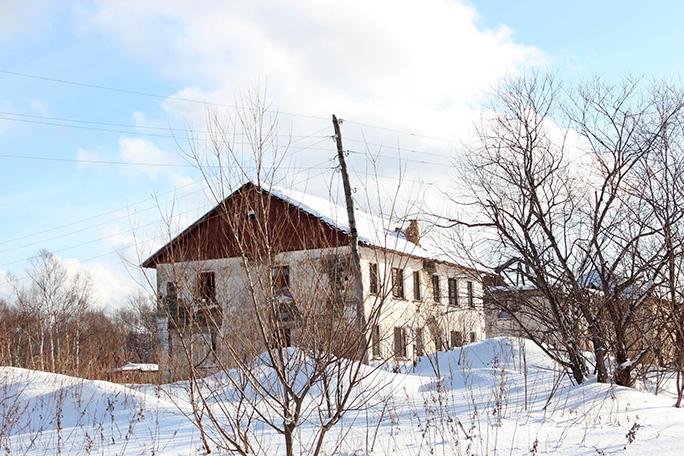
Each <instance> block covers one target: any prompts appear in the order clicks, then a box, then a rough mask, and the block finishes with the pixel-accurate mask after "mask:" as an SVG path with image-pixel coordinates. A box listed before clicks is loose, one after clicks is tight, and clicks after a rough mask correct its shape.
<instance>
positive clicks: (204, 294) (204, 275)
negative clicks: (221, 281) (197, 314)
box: [197, 272, 216, 304]
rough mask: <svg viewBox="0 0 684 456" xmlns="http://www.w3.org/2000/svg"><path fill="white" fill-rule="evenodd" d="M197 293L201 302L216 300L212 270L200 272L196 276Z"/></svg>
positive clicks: (210, 302)
mask: <svg viewBox="0 0 684 456" xmlns="http://www.w3.org/2000/svg"><path fill="white" fill-rule="evenodd" d="M197 279H198V290H197V292H198V293H197V294H198V297H199V301H200V303H201V304H213V303H215V302H216V281H215V276H214V273H213V272H200V273H199V276H198V278H197Z"/></svg>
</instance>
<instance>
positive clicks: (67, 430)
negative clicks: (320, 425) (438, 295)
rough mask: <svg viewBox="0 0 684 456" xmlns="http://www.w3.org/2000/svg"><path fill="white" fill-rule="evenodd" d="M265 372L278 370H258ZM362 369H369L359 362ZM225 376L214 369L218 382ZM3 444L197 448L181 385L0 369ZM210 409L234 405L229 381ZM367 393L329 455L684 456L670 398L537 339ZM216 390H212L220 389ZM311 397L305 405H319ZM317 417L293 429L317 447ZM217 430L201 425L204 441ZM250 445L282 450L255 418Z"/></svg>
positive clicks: (476, 347)
mask: <svg viewBox="0 0 684 456" xmlns="http://www.w3.org/2000/svg"><path fill="white" fill-rule="evenodd" d="M257 368H261V369H263V376H264V378H269V376H271V375H272V374H273V373H272V372H269V371H268V369H267V368H264V367H263V366H257ZM364 368H365V367H364ZM229 375H233V374H232V373H230V372H229V373H225V374H222V375H217V376H214V377H213V378H212V379H211V381H212V382H214V383H213V384H215V385H217V387H218V386H219V385H225V384H226V382H225V380H226V378H227V376H229ZM0 381H1V384H0V423H2V425H1V426H0V448H1V449H2V450H3V451H4V452H6V453H7V454H41V455H42V454H60V453H61V454H106V455H109V454H112V455H113V454H157V455H167V454H168V455H178V454H182V455H186V454H201V451H202V450H201V448H202V445H201V441H200V433H199V431H198V428H197V426H195V424H193V421H192V417H193V414H192V408H191V407H190V403H189V397H190V396H189V388H188V385H187V384H185V383H182V382H181V383H175V384H172V385H166V386H162V387H154V386H150V385H138V386H135V387H130V386H124V385H118V384H113V383H108V382H102V381H92V380H81V379H76V378H71V377H66V376H62V375H56V374H48V373H44V372H36V371H29V370H24V369H16V368H9V367H3V368H0ZM218 390H219V391H220V392H222V394H213V396H211V398H212V399H211V404H212V405H211V407H221V408H223V409H227V410H230V406H231V404H230V402H231V400H233V399H234V397H232V396H231V392H230V389H229V388H224V389H221V388H218ZM361 390H362V391H361V392H359V394H363V391H366V392H368V391H373V392H374V393H373V395H372V397H371V396H369V400H368V401H365V402H363V404H364V406H363V407H359V408H358V409H355V410H349V411H348V412H347V413H346V415H345V416H344V419H343V420H342V421H341V422H340V423H338V424H337V425H336V427H335V428H334V429H333V430H332V431H331V432H330V433H329V434H328V436H327V438H326V441H325V444H324V454H345V455H352V454H354V455H382V454H399V455H418V454H426V455H427V454H464V455H465V454H477V455H487V454H490V455H494V454H550V453H553V454H556V455H582V454H584V455H595V454H635V455H636V454H639V455H641V454H652V453H654V452H655V451H657V452H658V453H659V454H660V455H669V454H672V455H674V454H680V453H681V444H680V436H681V434H682V432H684V410H680V409H676V408H674V407H673V403H674V400H673V399H672V397H671V396H669V395H667V394H661V395H659V396H654V395H653V394H650V393H645V392H640V391H636V390H633V389H628V388H622V387H616V386H612V385H606V384H598V383H596V382H592V381H590V382H588V383H586V384H584V385H580V386H576V385H572V384H571V382H570V380H569V379H568V378H567V376H565V375H563V374H562V373H561V372H560V371H559V370H558V369H557V368H556V366H554V364H553V363H552V362H551V361H550V360H549V359H548V358H547V357H546V356H545V355H544V354H543V353H542V352H541V351H540V350H539V349H538V348H537V347H536V346H534V345H533V344H531V343H529V342H527V343H526V342H525V341H521V340H517V339H493V340H487V341H482V342H478V343H473V344H471V345H469V346H467V347H464V348H463V349H456V350H453V351H450V352H443V353H438V354H437V355H431V356H430V357H429V358H428V357H423V358H422V359H421V360H420V362H419V363H417V364H416V366H413V367H409V368H408V372H403V373H393V372H390V371H389V370H388V369H384V370H377V371H375V372H374V373H373V375H371V376H370V377H369V378H368V379H366V380H365V383H363V384H362V385H361ZM216 392H217V391H216V390H215V391H213V393H216ZM321 394H322V392H321V391H320V390H316V391H315V392H314V393H312V397H311V401H310V403H311V404H319V403H321V402H322V401H321V400H319V399H320V398H319V397H316V396H317V395H321ZM313 426H315V420H309V421H307V422H306V423H304V424H303V425H302V426H301V427H300V429H299V430H298V432H297V434H296V436H297V445H298V447H299V448H298V450H297V453H299V452H301V453H304V454H306V453H307V451H309V450H310V449H311V447H312V445H311V436H312V434H313V431H314V429H313ZM215 432H217V430H216V429H214V428H212V427H211V426H207V433H208V436H209V446H210V447H212V446H213V449H214V450H215V452H217V453H219V454H221V451H218V450H219V449H218V448H217V446H216V445H215V443H214V442H212V441H211V437H212V435H215V434H213V433H215ZM252 435H253V436H255V438H256V441H257V442H258V446H255V451H263V452H265V453H267V454H284V449H283V443H282V436H280V435H279V434H277V433H275V432H274V431H272V430H271V429H270V428H268V427H267V426H264V425H263V423H262V424H259V423H256V424H254V429H253V430H252Z"/></svg>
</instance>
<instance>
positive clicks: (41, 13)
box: [0, 0, 684, 307]
mask: <svg viewBox="0 0 684 456" xmlns="http://www.w3.org/2000/svg"><path fill="white" fill-rule="evenodd" d="M683 13H684V4H681V2H676V1H659V2H653V3H651V2H636V1H619V2H618V1H605V2H590V1H581V0H580V1H575V2H541V1H536V2H533V1H529V0H527V1H516V2H510V1H449V0H423V1H421V2H410V1H396V0H393V1H389V0H387V1H385V0H374V1H356V0H351V1H346V2H331V1H321V0H288V1H278V0H265V1H261V0H258V1H249V2H247V1H242V2H241V1H234V2H226V1H219V0H216V1H211V0H206V1H202V2H187V1H181V0H176V1H174V0H146V1H143V2H141V1H128V0H116V1H75V0H74V1H70V2H64V1H51V0H32V1H23V2H12V1H8V0H0V297H2V296H5V297H9V296H10V294H11V287H10V286H8V285H7V278H8V277H10V278H12V279H13V280H14V281H15V283H19V284H21V283H26V282H25V278H26V277H27V273H26V271H27V268H30V267H31V261H32V258H35V257H36V255H37V254H38V252H39V251H40V250H41V249H47V250H49V251H51V252H53V253H54V254H56V255H58V256H59V257H60V259H61V260H62V261H63V263H64V264H65V265H66V266H67V267H68V268H69V270H70V271H71V272H73V273H77V272H80V273H87V274H89V275H90V276H91V277H92V279H93V283H94V285H95V289H96V290H97V300H98V301H97V302H98V304H99V305H101V306H104V307H115V306H120V305H123V303H125V302H126V300H127V298H128V297H129V296H130V295H131V294H134V293H136V291H137V290H139V289H141V288H145V289H147V290H150V289H151V288H150V284H149V283H148V281H147V280H148V278H149V279H151V280H152V284H153V274H152V275H149V274H148V275H147V276H143V275H141V270H140V267H139V266H138V265H139V264H140V263H141V261H142V260H144V259H145V258H146V257H147V256H148V255H149V254H151V253H152V252H153V251H154V250H156V249H157V248H159V247H160V246H161V245H163V244H164V242H165V241H166V240H168V236H169V233H171V234H173V233H176V232H178V230H180V229H182V228H183V227H185V226H187V225H188V224H190V223H192V221H194V220H196V219H197V218H198V217H200V216H201V215H202V214H203V213H205V212H206V211H207V210H209V209H210V208H211V207H212V206H213V205H215V204H216V195H215V194H213V193H212V192H211V188H212V187H211V185H209V183H208V182H207V181H206V179H205V178H204V175H203V174H202V172H201V170H200V169H198V166H197V163H196V162H194V159H193V154H194V156H199V157H206V154H207V150H206V149H207V147H208V146H209V147H210V146H211V141H209V140H208V139H209V138H208V136H207V135H208V133H207V132H208V131H209V129H208V125H207V119H208V118H210V117H213V118H215V119H218V122H219V125H220V126H221V127H223V128H226V129H227V130H226V131H228V132H230V134H232V135H233V136H231V139H232V141H231V145H232V146H233V150H235V151H236V157H238V161H239V162H240V163H241V165H242V167H243V168H244V169H246V171H247V174H248V175H249V173H250V172H251V169H252V168H250V167H251V166H253V165H252V164H251V163H250V162H249V160H248V157H249V152H248V150H247V149H245V147H246V146H245V144H246V142H245V139H246V137H245V136H244V135H242V134H241V133H242V132H241V131H240V129H239V128H237V126H238V125H239V121H238V120H239V118H240V117H239V115H240V112H244V107H245V106H248V105H249V103H253V102H254V101H255V100H256V99H257V95H258V96H259V97H260V98H261V99H263V100H264V103H265V104H266V105H268V106H269V111H268V114H267V118H268V120H269V122H271V121H272V122H277V133H276V136H275V137H274V140H276V142H277V144H276V145H275V146H276V148H275V149H274V150H277V151H278V153H279V155H278V157H280V158H279V160H280V161H279V166H278V168H277V172H276V174H275V183H276V184H278V185H281V186H285V187H288V188H292V189H295V190H299V191H304V192H307V193H312V194H315V195H317V196H323V197H326V196H327V195H329V194H332V195H333V198H336V197H337V196H338V195H339V188H340V185H341V182H340V175H339V172H337V171H336V167H337V162H336V161H335V159H334V156H335V143H334V142H333V141H332V139H331V137H332V135H333V130H332V128H333V127H332V123H331V115H332V114H336V115H337V116H338V117H340V118H341V119H343V123H342V135H343V141H344V145H345V149H347V150H348V151H349V152H348V160H349V166H350V169H351V179H352V185H353V186H354V187H355V188H357V190H358V191H357V193H356V194H357V195H358V196H357V199H364V197H362V195H365V197H366V198H367V199H368V200H370V202H368V203H367V204H368V205H380V204H382V205H384V204H388V201H394V200H395V198H396V201H398V203H397V207H398V208H400V209H399V211H400V212H401V214H398V215H407V214H410V213H411V212H412V211H413V212H416V211H418V207H417V205H416V202H420V203H424V205H427V207H428V209H429V210H430V211H432V212H435V213H441V212H442V211H447V210H448V207H447V206H448V199H449V197H450V198H452V199H455V200H458V199H459V197H460V196H459V195H460V192H461V190H460V189H459V188H458V187H457V186H456V185H455V183H454V168H455V166H457V163H458V157H459V154H463V153H464V151H463V143H464V141H467V138H468V134H469V131H471V130H470V129H471V127H472V125H473V122H474V121H475V119H476V118H477V116H478V115H479V114H480V113H481V112H482V109H483V108H482V106H483V103H484V102H486V97H487V94H488V93H491V91H492V90H493V88H494V87H496V85H497V83H498V82H500V81H501V80H502V78H506V77H515V76H518V75H522V74H526V73H529V72H532V71H541V72H551V73H553V74H557V77H558V78H560V79H561V80H562V81H564V82H566V83H569V84H572V83H576V82H577V81H581V80H586V79H588V78H592V77H594V76H600V77H602V78H604V79H606V80H607V81H619V80H620V79H621V78H622V77H624V76H625V75H628V74H631V75H633V76H639V77H644V78H646V79H652V78H664V79H668V80H679V78H680V74H681V73H682V70H684V54H683V53H682V44H683V43H684V29H683V28H682V27H680V24H679V21H680V18H681V17H683ZM241 107H242V109H241ZM215 126H216V125H214V127H215ZM213 131H216V130H215V129H214V130H213ZM189 138H190V139H189ZM214 169H215V168H206V170H209V171H211V170H214ZM234 171H235V167H234V166H233V167H232V168H231V169H230V172H229V175H231V176H232V177H231V179H230V185H229V188H228V190H229V189H230V188H232V187H234V186H237V185H238V184H240V183H241V182H243V181H244V178H245V177H244V176H240V175H236V174H235V173H234ZM231 186H232V187H231ZM372 193H373V194H375V196H370V195H371V194H372ZM445 196H446V197H447V198H445ZM421 207H423V208H424V206H423V205H421Z"/></svg>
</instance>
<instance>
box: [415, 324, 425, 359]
mask: <svg viewBox="0 0 684 456" xmlns="http://www.w3.org/2000/svg"><path fill="white" fill-rule="evenodd" d="M423 354H424V349H423V328H416V356H423Z"/></svg>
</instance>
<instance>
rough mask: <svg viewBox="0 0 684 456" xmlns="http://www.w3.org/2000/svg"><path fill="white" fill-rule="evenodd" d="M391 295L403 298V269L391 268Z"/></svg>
mask: <svg viewBox="0 0 684 456" xmlns="http://www.w3.org/2000/svg"><path fill="white" fill-rule="evenodd" d="M392 296H394V297H395V298H402V299H403V298H404V270H403V269H400V268H392Z"/></svg>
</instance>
